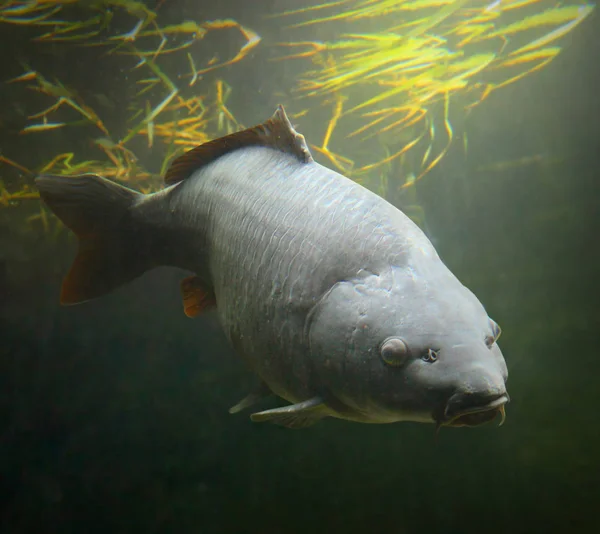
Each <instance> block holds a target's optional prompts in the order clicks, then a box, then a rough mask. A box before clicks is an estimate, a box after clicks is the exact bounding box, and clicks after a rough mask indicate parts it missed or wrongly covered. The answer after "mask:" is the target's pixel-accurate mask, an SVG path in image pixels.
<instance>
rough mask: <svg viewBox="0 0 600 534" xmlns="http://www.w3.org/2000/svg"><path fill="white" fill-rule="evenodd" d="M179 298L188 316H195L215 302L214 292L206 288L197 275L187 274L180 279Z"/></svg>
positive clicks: (214, 304) (212, 306) (213, 305)
mask: <svg viewBox="0 0 600 534" xmlns="http://www.w3.org/2000/svg"><path fill="white" fill-rule="evenodd" d="M181 298H182V299H183V311H184V312H185V314H186V315H187V316H188V317H196V316H197V315H200V314H201V313H202V312H204V311H206V310H210V309H211V308H214V307H215V306H216V304H217V301H216V299H215V295H214V293H213V292H212V291H209V290H206V289H205V288H204V284H203V283H202V280H200V278H198V277H197V276H188V277H187V278H184V279H183V280H182V281H181Z"/></svg>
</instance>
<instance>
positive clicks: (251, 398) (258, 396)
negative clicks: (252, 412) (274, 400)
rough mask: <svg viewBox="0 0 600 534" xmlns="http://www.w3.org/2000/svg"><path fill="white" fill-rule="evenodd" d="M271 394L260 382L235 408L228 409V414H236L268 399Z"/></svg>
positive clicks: (265, 385)
mask: <svg viewBox="0 0 600 534" xmlns="http://www.w3.org/2000/svg"><path fill="white" fill-rule="evenodd" d="M272 394H273V393H272V392H271V389H270V388H269V386H267V384H265V383H264V382H262V381H261V382H260V384H259V385H258V386H257V387H256V388H254V389H253V390H252V391H251V392H250V393H249V394H248V395H246V396H245V397H244V398H243V399H242V400H241V401H240V402H238V403H237V404H236V405H235V406H232V407H231V408H229V413H238V412H241V411H242V410H245V409H246V408H249V407H250V406H252V405H254V404H256V403H257V402H260V401H261V400H263V399H265V398H267V397H270V396H271V395H272Z"/></svg>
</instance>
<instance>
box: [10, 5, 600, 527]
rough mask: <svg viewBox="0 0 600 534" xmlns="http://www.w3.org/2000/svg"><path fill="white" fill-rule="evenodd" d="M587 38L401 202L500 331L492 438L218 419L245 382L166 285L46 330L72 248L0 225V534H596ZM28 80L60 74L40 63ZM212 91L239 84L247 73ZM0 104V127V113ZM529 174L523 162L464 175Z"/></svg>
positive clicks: (13, 67)
mask: <svg viewBox="0 0 600 534" xmlns="http://www.w3.org/2000/svg"><path fill="white" fill-rule="evenodd" d="M190 3H191V2H188V4H190ZM257 4H258V3H257ZM265 4H269V5H267V6H266V7H265V9H269V8H272V7H273V6H275V4H274V3H268V2H266V3H265ZM173 9H174V8H173ZM187 9H190V7H189V5H188V7H187ZM219 9H221V10H222V11H220V12H218V11H219V10H218V9H217V8H214V7H213V11H214V12H211V13H210V17H212V18H215V17H217V16H220V17H224V16H227V14H229V15H230V16H233V15H232V14H235V16H236V17H237V18H238V20H240V21H242V20H243V22H245V23H247V24H248V25H249V26H253V27H254V28H257V29H258V30H260V31H264V32H265V33H266V32H267V31H268V28H267V23H266V22H265V21H264V20H263V19H262V18H261V16H260V12H259V10H258V9H256V10H251V9H249V8H247V7H246V9H243V10H242V9H241V8H239V6H235V5H234V3H233V2H226V3H223V5H222V6H221V7H220V8H219ZM592 17H593V18H592V19H591V20H589V21H586V23H585V25H582V27H581V28H580V29H578V31H576V32H574V33H573V35H572V36H571V37H569V38H568V39H567V42H566V44H567V45H568V46H567V49H566V50H565V51H564V52H563V53H562V54H561V55H560V56H559V57H558V58H557V59H556V60H555V61H554V62H553V63H552V64H551V65H550V66H549V67H548V68H547V69H545V70H543V71H541V72H539V73H537V74H535V75H532V76H531V77H528V78H526V79H525V80H523V81H521V82H520V83H518V84H515V85H514V86H511V87H510V88H507V89H506V90H505V91H504V92H499V93H498V95H497V96H495V98H494V99H490V101H489V102H488V103H487V105H485V106H483V105H482V106H481V107H480V108H478V109H477V110H476V112H475V113H474V114H473V115H472V116H471V117H470V119H469V123H468V134H469V143H470V146H469V153H468V154H469V156H468V158H467V160H466V161H465V159H464V157H463V156H462V155H460V154H458V153H452V154H449V156H448V158H446V159H444V160H443V161H442V163H441V164H440V166H439V168H438V169H436V171H435V172H434V173H432V174H431V176H428V177H427V178H426V179H425V180H423V181H422V182H421V183H420V184H419V190H418V191H419V201H420V203H421V204H422V205H423V206H424V208H425V211H426V213H427V217H428V224H429V228H430V231H431V234H432V236H433V238H434V239H435V242H436V244H437V248H438V250H439V252H440V254H441V256H442V257H443V259H444V260H445V261H446V263H447V264H448V265H449V267H450V268H451V269H452V270H453V271H454V272H455V273H456V274H457V276H458V277H459V278H460V279H461V280H462V281H463V282H464V283H465V284H466V285H467V286H468V287H470V288H471V289H472V290H473V291H474V292H475V293H476V294H477V295H478V297H479V298H480V300H481V301H482V302H483V303H484V304H485V306H486V308H487V309H488V311H489V313H490V315H491V316H492V317H493V318H494V319H495V320H497V321H498V323H500V325H501V326H502V329H503V335H502V337H501V343H500V344H501V347H502V350H503V352H504V354H505V356H506V359H507V362H508V365H509V372H510V376H509V382H508V388H509V392H510V395H511V399H512V400H511V403H510V405H509V406H508V409H507V412H508V417H507V421H506V423H505V425H504V426H503V427H502V428H497V427H495V426H485V427H481V428H475V429H444V430H442V431H441V433H440V436H439V439H438V440H437V443H436V442H435V441H434V430H433V426H432V425H419V424H410V423H409V424H396V425H381V426H378V425H373V426H371V425H359V424H352V423H345V422H341V421H335V420H326V421H324V422H322V423H319V424H318V425H316V426H314V427H312V428H309V429H306V430H301V431H290V430H286V429H282V428H278V427H273V426H269V425H257V424H252V423H251V422H250V421H249V420H248V418H247V416H246V414H241V415H237V416H230V415H229V414H228V413H227V409H228V408H229V407H230V406H231V405H232V404H234V403H235V402H237V401H238V400H239V399H240V398H241V397H242V396H244V395H245V394H246V392H247V389H248V387H249V386H250V384H251V377H250V376H249V374H248V373H247V372H246V371H245V369H244V368H243V366H242V364H241V363H240V362H239V361H238V359H237V357H236V356H235V354H234V353H233V352H232V351H231V350H230V349H229V347H228V345H227V343H226V341H225V339H224V338H223V336H222V335H221V333H220V330H219V327H218V324H217V322H216V317H215V316H214V315H209V316H206V317H201V318H197V319H195V320H190V319H187V318H186V317H185V316H184V315H183V313H182V310H181V302H180V297H179V281H180V279H181V278H182V276H185V273H182V272H178V271H176V270H172V269H160V270H157V271H154V272H151V273H148V274H146V275H145V276H144V277H143V278H141V279H139V280H137V281H135V282H134V283H132V284H131V285H129V286H127V287H124V288H122V289H120V290H119V291H117V292H115V293H114V294H112V295H110V296H108V297H106V298H103V299H100V300H98V301H94V302H90V303H87V304H84V305H81V306H78V307H73V308H60V307H59V306H58V292H59V287H60V282H61V279H62V276H63V275H64V273H65V272H66V269H67V268H68V265H69V263H70V261H71V258H72V255H73V252H74V249H73V243H72V242H69V241H66V240H65V239H61V240H59V242H57V243H49V242H47V240H46V239H45V238H44V236H43V235H42V234H40V235H39V236H35V235H33V236H32V235H30V234H27V235H23V234H22V233H20V231H19V229H18V228H16V227H15V225H14V224H11V221H13V220H14V217H15V214H16V212H14V211H10V210H5V209H3V208H2V209H1V211H0V232H1V236H0V238H1V242H0V245H1V246H2V253H3V256H2V268H3V270H2V271H0V277H2V279H1V282H2V286H1V287H0V290H1V294H0V299H1V300H0V329H1V334H2V338H1V342H0V514H1V523H0V525H1V526H0V528H1V531H2V532H6V533H7V534H8V533H15V534H17V533H18V534H20V533H29V532H31V533H61V534H63V533H64V534H68V533H88V532H89V533H96V532H98V533H100V532H102V533H107V532H115V533H138V532H139V533H142V532H143V533H146V534H148V533H171V532H177V533H184V534H187V533H192V532H194V533H197V532H201V533H219V534H220V533H234V532H235V533H238V532H239V533H257V534H259V533H260V534H271V533H273V534H276V533H277V534H279V533H282V534H287V533H294V534H295V533H304V532H311V533H317V532H328V533H329V532H345V533H363V532H374V533H375V532H377V533H378V532H382V533H384V532H385V533H391V532H394V533H407V534H412V533H415V534H416V533H418V534H423V533H445V534H450V533H465V534H466V533H488V532H489V533H526V532H527V533H529V532H531V533H534V532H557V533H558V532H561V533H563V532H582V533H584V532H585V533H593V532H597V531H598V529H599V527H600V518H599V514H598V511H597V502H598V499H599V497H600V461H599V459H598V450H600V439H599V433H600V430H599V427H598V420H599V418H598V405H599V402H600V363H599V354H598V335H599V334H600V311H599V307H598V303H599V297H600V291H599V284H598V273H599V272H600V269H599V268H600V257H599V252H598V249H599V243H600V238H599V232H600V225H599V223H600V209H599V208H600V206H599V201H598V199H599V193H600V187H599V184H600V176H599V174H600V171H599V166H598V162H597V159H598V154H599V153H600V126H599V123H598V120H597V117H600V105H599V103H598V102H599V99H598V94H600V80H599V78H600V71H599V70H598V66H597V65H598V62H599V61H600V46H599V44H598V40H597V39H596V35H597V32H598V31H600V25H599V24H598V17H597V14H593V15H592ZM0 28H1V31H4V30H5V27H3V26H0ZM8 30H10V31H8ZM8 30H7V33H3V34H1V35H0V46H1V47H2V50H7V47H8V46H9V45H10V46H15V43H17V45H18V46H17V49H18V50H20V51H21V54H22V55H25V56H26V57H28V55H29V54H36V53H37V52H36V49H35V47H32V46H31V45H30V44H28V41H27V40H26V39H24V38H23V37H22V36H21V30H19V31H17V30H15V29H14V28H12V27H10V28H8ZM19 39H21V40H19ZM19 47H21V48H19ZM17 55H18V54H17ZM260 57H261V56H260V54H257V58H258V59H256V58H255V60H256V61H258V60H259V59H260ZM30 59H31V60H32V61H34V60H36V59H37V60H38V61H40V59H39V58H37V57H35V56H32V57H31V58H30ZM43 61H44V62H45V69H46V71H52V69H56V72H61V73H62V72H64V71H65V65H64V63H63V61H62V60H61V58H60V56H57V55H53V54H48V55H47V56H44V58H43ZM2 63H3V66H4V70H5V71H6V72H7V77H10V76H14V75H18V74H19V73H20V66H19V64H18V63H17V62H16V57H13V55H10V54H3V58H2ZM86 68H87V69H90V73H89V75H90V76H91V77H92V78H94V79H95V78H97V73H94V72H93V69H92V67H91V66H89V65H86V64H85V63H82V64H81V65H80V67H79V69H80V70H79V71H77V73H75V75H74V77H75V78H76V79H80V80H81V79H83V78H84V77H85V76H86V75H87V74H88V73H87V72H86V70H85V69H86ZM263 74H264V73H263ZM232 76H233V77H234V78H235V76H239V77H240V80H238V83H242V82H243V81H244V80H245V81H246V82H247V83H249V84H250V85H252V86H253V87H257V86H259V85H260V83H262V82H261V77H260V75H259V74H256V73H255V72H254V71H253V68H252V64H250V66H245V67H244V68H243V69H242V73H241V74H239V75H232ZM253 76H254V77H253ZM103 83H104V84H105V85H106V84H108V81H107V80H104V81H103ZM2 91H3V94H4V97H5V98H4V99H3V102H4V103H2V104H1V105H0V107H4V106H10V105H11V102H12V101H8V100H6V98H7V97H8V95H9V94H11V95H12V93H9V89H7V88H3V89H2ZM11 91H12V89H11ZM11 98H12V97H11ZM240 98H242V97H240ZM243 99H244V101H243V102H244V104H245V105H246V109H247V111H245V112H244V113H245V114H246V115H247V116H248V119H246V118H244V121H245V122H247V123H252V122H254V121H260V120H263V119H264V118H266V117H267V116H269V115H270V114H271V113H272V108H273V102H272V100H271V99H270V98H268V97H262V96H260V95H259V96H256V93H252V94H248V95H245V96H244V97H243ZM240 107H241V106H240ZM114 120H115V121H117V120H118V117H114ZM19 127H20V126H19ZM0 128H1V129H0V143H1V144H0V148H1V149H2V153H3V154H6V155H10V156H11V157H14V158H15V159H19V161H27V158H28V157H34V156H38V155H39V153H40V152H41V153H50V154H52V153H53V152H54V150H53V147H48V146H43V145H41V144H40V145H36V142H37V141H36V139H35V138H33V137H32V138H31V141H30V142H31V145H29V147H27V149H25V148H23V146H24V145H23V143H18V142H17V141H16V136H15V134H16V131H17V130H18V128H17V126H11V124H10V123H8V124H7V123H6V122H3V123H2V125H1V126H0ZM304 133H306V134H307V137H308V132H304ZM38 139H41V138H38ZM13 147H14V151H12V152H11V150H13ZM15 151H17V153H15ZM529 154H542V156H543V157H542V158H541V160H540V163H535V164H531V165H527V166H521V167H515V168H508V169H504V170H502V169H499V170H493V169H492V170H489V171H487V172H477V170H476V169H477V168H478V167H479V166H482V165H489V164H491V163H493V162H497V161H504V160H510V159H515V158H518V157H521V156H523V155H529ZM42 159H43V158H42Z"/></svg>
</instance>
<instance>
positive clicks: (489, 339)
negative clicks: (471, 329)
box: [485, 319, 502, 347]
mask: <svg viewBox="0 0 600 534" xmlns="http://www.w3.org/2000/svg"><path fill="white" fill-rule="evenodd" d="M490 328H491V329H492V335H491V336H486V337H485V344H486V345H487V346H488V347H491V346H492V345H493V344H494V343H495V342H496V341H498V338H499V337H500V334H501V333H502V329H501V328H500V326H499V325H498V323H497V322H496V321H494V320H492V319H490Z"/></svg>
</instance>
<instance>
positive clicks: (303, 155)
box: [165, 105, 313, 185]
mask: <svg viewBox="0 0 600 534" xmlns="http://www.w3.org/2000/svg"><path fill="white" fill-rule="evenodd" d="M247 146H267V147H272V148H276V149H277V150H281V151H282V152H287V153H288V154H293V155H294V156H295V157H296V158H298V160H299V161H301V162H302V163H309V162H311V161H312V160H313V158H312V155H311V153H310V151H309V150H308V146H307V145H306V141H305V140H304V136H303V135H301V134H299V133H298V132H297V131H296V130H294V127H293V126H292V123H291V122H290V120H289V119H288V117H287V115H286V114H285V110H284V109H283V106H281V105H280V106H278V107H277V111H275V113H274V114H273V116H272V117H271V118H270V119H269V120H267V121H265V122H263V123H262V124H258V125H257V126H253V127H252V128H248V129H246V130H242V131H241V132H236V133H232V134H229V135H226V136H225V137H219V138H218V139H213V140H212V141H209V142H208V143H204V144H202V145H200V146H197V147H196V148H193V149H192V150H190V151H189V152H186V153H185V154H183V155H182V156H179V157H178V158H177V159H175V160H174V161H173V163H171V166H170V167H169V170H168V171H167V173H166V175H165V185H172V184H176V183H178V182H181V181H183V180H185V179H186V178H188V177H189V176H190V175H191V174H192V173H193V172H194V171H196V170H198V169H199V168H200V167H203V166H204V165H207V164H209V163H211V162H212V161H215V160H216V159H217V158H219V157H221V156H223V155H225V154H228V153H229V152H233V151H234V150H236V149H238V148H243V147H247Z"/></svg>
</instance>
